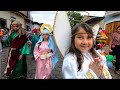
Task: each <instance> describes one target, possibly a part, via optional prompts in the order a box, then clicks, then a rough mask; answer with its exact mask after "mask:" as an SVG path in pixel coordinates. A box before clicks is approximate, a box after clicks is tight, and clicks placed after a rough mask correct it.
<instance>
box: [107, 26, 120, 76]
mask: <svg viewBox="0 0 120 90" xmlns="http://www.w3.org/2000/svg"><path fill="white" fill-rule="evenodd" d="M109 51H110V54H112V55H115V57H116V61H115V73H116V74H118V75H120V71H119V69H120V26H118V27H117V29H116V32H114V33H112V34H111V36H110V48H109Z"/></svg>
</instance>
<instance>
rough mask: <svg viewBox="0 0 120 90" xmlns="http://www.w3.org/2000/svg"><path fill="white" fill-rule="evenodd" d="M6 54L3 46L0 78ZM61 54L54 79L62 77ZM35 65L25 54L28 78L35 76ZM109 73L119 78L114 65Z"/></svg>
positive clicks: (6, 49) (3, 77)
mask: <svg viewBox="0 0 120 90" xmlns="http://www.w3.org/2000/svg"><path fill="white" fill-rule="evenodd" d="M7 55H8V48H4V49H3V52H2V53H1V57H0V58H1V69H2V70H1V76H2V77H1V78H2V79H6V76H5V75H4V74H3V72H4V70H5V64H6V60H7ZM60 57H61V55H60V54H59V61H58V63H57V64H56V67H55V71H54V74H53V76H54V78H55V79H62V75H61V67H62V60H63V59H62V58H60ZM35 65H36V62H35V61H34V60H33V59H32V57H31V56H30V55H29V56H27V66H28V76H27V78H28V79H34V77H35ZM110 73H111V75H112V77H113V79H120V76H119V75H116V74H115V73H114V67H113V68H112V69H110Z"/></svg>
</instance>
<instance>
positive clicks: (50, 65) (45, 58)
mask: <svg viewBox="0 0 120 90" xmlns="http://www.w3.org/2000/svg"><path fill="white" fill-rule="evenodd" d="M44 33H47V34H49V39H48V42H45V41H43V34H42V35H41V36H40V39H39V41H38V42H37V44H36V46H35V49H34V57H35V60H36V61H37V63H36V75H35V78H36V79H50V78H51V77H52V71H53V70H54V67H55V65H56V63H57V61H58V54H57V50H56V47H55V44H54V41H53V39H52V37H51V35H50V33H49V31H48V30H47V29H46V30H44Z"/></svg>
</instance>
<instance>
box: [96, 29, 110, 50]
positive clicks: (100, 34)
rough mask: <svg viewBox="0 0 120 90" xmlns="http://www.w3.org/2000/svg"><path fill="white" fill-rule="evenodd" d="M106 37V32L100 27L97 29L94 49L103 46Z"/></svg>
mask: <svg viewBox="0 0 120 90" xmlns="http://www.w3.org/2000/svg"><path fill="white" fill-rule="evenodd" d="M107 39H108V37H107V36H106V30H103V29H102V28H101V27H100V28H99V31H98V34H97V36H96V49H98V47H99V46H98V44H99V43H103V44H105V43H106V41H107Z"/></svg>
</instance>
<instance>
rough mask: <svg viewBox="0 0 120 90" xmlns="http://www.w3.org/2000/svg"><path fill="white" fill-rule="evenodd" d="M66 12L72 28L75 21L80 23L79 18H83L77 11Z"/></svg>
mask: <svg viewBox="0 0 120 90" xmlns="http://www.w3.org/2000/svg"><path fill="white" fill-rule="evenodd" d="M67 14H68V17H69V20H70V25H71V28H73V27H74V26H75V25H76V24H77V23H80V22H81V19H82V18H83V16H82V15H81V14H80V12H78V11H68V12H67Z"/></svg>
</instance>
